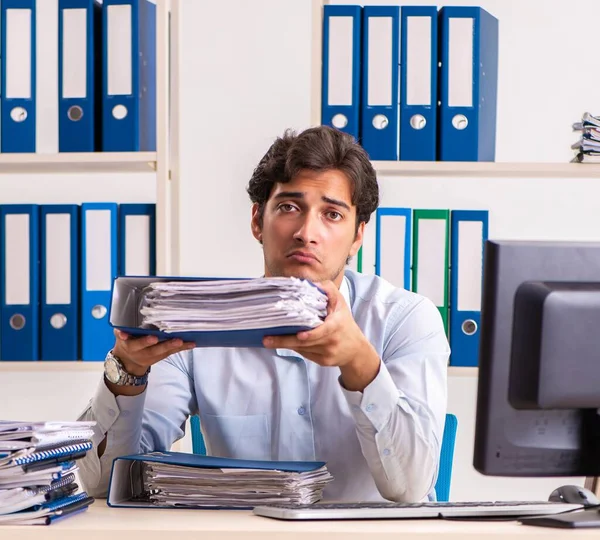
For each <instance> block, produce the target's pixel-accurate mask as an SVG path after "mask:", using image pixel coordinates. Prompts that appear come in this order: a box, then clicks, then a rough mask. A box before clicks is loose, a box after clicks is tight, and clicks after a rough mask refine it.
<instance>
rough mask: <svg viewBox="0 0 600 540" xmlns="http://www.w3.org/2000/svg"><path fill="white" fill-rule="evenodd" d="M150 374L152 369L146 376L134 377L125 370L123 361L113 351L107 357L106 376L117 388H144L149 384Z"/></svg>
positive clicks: (105, 364)
mask: <svg viewBox="0 0 600 540" xmlns="http://www.w3.org/2000/svg"><path fill="white" fill-rule="evenodd" d="M149 373H150V368H148V370H147V371H146V373H144V375H141V376H138V375H132V374H131V373H129V372H128V371H127V370H126V369H125V366H124V365H123V362H122V361H121V359H120V358H119V357H118V356H116V355H115V354H113V352H112V350H110V351H109V352H108V354H107V355H106V360H105V361H104V376H105V377H106V379H107V380H108V381H110V382H111V383H113V384H116V385H117V386H143V385H145V384H146V383H147V382H148V374H149Z"/></svg>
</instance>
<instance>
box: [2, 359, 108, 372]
mask: <svg viewBox="0 0 600 540" xmlns="http://www.w3.org/2000/svg"><path fill="white" fill-rule="evenodd" d="M103 369H104V362H82V361H79V360H78V361H71V362H69V361H65V362H58V361H56V362H55V361H50V360H45V361H41V360H39V361H37V360H36V361H32V362H12V361H8V360H6V361H3V362H0V373H17V372H36V373H37V372H42V371H76V372H81V371H95V372H97V373H101V372H102V371H103Z"/></svg>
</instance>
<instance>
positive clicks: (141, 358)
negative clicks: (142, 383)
mask: <svg viewBox="0 0 600 540" xmlns="http://www.w3.org/2000/svg"><path fill="white" fill-rule="evenodd" d="M114 333H115V337H116V338H117V339H116V342H115V346H114V348H113V354H114V355H115V356H116V357H118V358H119V359H120V360H121V362H122V363H123V366H124V367H125V370H126V371H127V372H128V373H130V374H131V375H135V376H136V377H141V376H143V375H144V374H145V373H146V371H148V368H149V367H150V366H152V365H154V364H156V363H157V362H160V361H161V360H164V359H165V358H167V357H168V356H171V355H172V354H175V353H178V352H181V351H189V350H190V349H193V348H194V347H195V346H196V345H195V343H194V342H184V341H182V340H181V339H170V340H168V341H162V342H160V343H159V342H158V338H157V337H156V336H143V337H134V336H132V335H130V334H127V333H125V332H122V331H121V330H117V329H115V331H114Z"/></svg>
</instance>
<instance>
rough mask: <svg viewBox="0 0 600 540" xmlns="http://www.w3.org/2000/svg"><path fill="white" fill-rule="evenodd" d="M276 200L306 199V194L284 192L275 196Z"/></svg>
mask: <svg viewBox="0 0 600 540" xmlns="http://www.w3.org/2000/svg"><path fill="white" fill-rule="evenodd" d="M274 198H275V199H304V193H302V192H301V191H282V192H280V193H278V194H277V195H275V197H274Z"/></svg>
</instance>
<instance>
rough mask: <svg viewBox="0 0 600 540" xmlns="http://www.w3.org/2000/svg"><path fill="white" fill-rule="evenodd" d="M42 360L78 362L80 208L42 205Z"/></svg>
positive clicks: (72, 205)
mask: <svg viewBox="0 0 600 540" xmlns="http://www.w3.org/2000/svg"><path fill="white" fill-rule="evenodd" d="M40 210H41V211H40V219H41V223H40V225H41V227H40V229H41V232H42V246H41V253H42V256H41V278H42V279H41V282H42V298H41V308H40V313H41V317H40V330H41V343H42V350H41V358H42V360H78V359H79V206H78V205H75V204H65V205H60V204H56V205H43V206H42V207H41V209H40Z"/></svg>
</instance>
